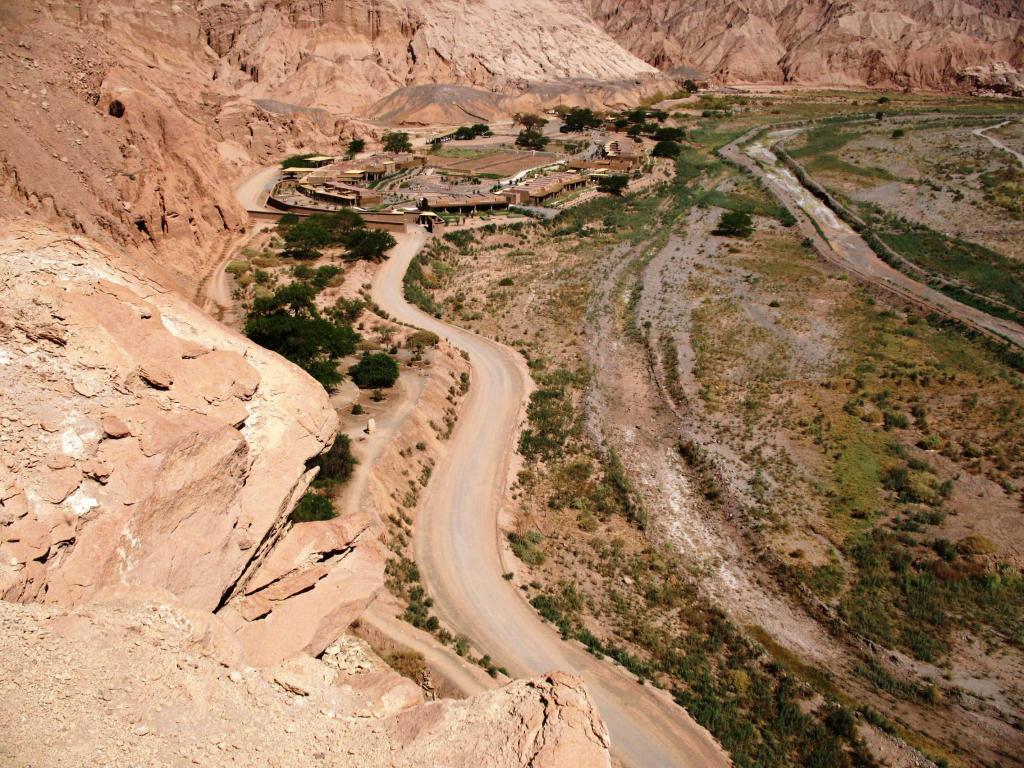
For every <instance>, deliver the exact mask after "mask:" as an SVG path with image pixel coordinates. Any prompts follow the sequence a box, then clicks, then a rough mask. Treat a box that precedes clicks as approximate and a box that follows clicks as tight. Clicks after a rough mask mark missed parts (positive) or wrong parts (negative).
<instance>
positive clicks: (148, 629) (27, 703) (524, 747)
mask: <svg viewBox="0 0 1024 768" xmlns="http://www.w3.org/2000/svg"><path fill="white" fill-rule="evenodd" d="M233 639H234V638H233V636H232V635H231V633H229V632H227V631H226V630H225V629H224V628H223V627H222V626H220V622H219V621H218V620H217V619H216V618H215V617H213V616H211V615H209V614H206V613H203V612H199V611H194V610H189V609H186V608H182V607H180V606H177V605H175V604H174V603H173V602H169V601H161V600H153V599H147V600H144V601H143V602H141V603H140V602H138V600H137V599H136V598H132V599H130V600H126V599H123V598H115V599H114V600H112V601H110V602H106V603H101V604H91V605H88V606H83V607H79V608H76V609H70V610H69V609H66V608H58V607H56V606H42V605H14V604H10V603H3V602H0V657H2V658H3V659H4V663H3V664H2V665H0V723H3V738H2V739H0V756H2V760H3V762H4V763H5V764H10V765H34V766H45V767H46V768H64V767H65V766H66V767H67V768H72V767H74V768H78V766H82V765H96V766H123V765H172V766H179V765H180V766H187V765H196V764H199V765H205V766H213V767H214V768H217V767H219V766H228V765H274V766H281V768H293V767H294V768H306V767H307V766H309V765H327V766H332V767H337V768H347V767H348V766H352V767H353V768H354V767H355V766H359V767H360V768H377V767H378V766H379V767H380V768H385V767H387V768H395V767H397V768H413V767H418V766H428V765H430V766H433V765H446V766H453V767H462V766H465V768H518V767H519V766H525V765H529V766H534V767H535V768H577V766H578V767H579V768H603V767H606V766H609V765H610V761H609V757H608V733H607V731H606V730H605V728H604V725H603V724H602V722H601V720H600V717H599V716H598V714H597V712H596V710H595V708H594V705H593V702H592V701H591V699H590V697H589V696H588V694H587V692H586V690H585V689H584V688H583V686H582V685H581V683H580V682H579V681H578V680H577V679H575V678H573V677H570V676H567V675H561V674H552V675H548V676H545V677H541V678H537V679H533V680H521V681H517V682H514V683H511V684H509V685H508V686H506V687H505V688H502V689H499V690H495V691H491V692H488V693H485V694H481V695H478V696H475V697H473V698H470V699H466V700H461V701H455V700H446V701H436V702H429V703H424V701H423V692H422V691H421V690H420V688H419V687H418V686H417V685H415V684H414V683H412V682H411V681H410V680H407V679H405V678H403V677H399V676H398V675H397V674H396V673H394V672H392V671H391V670H390V669H389V668H388V667H387V666H386V665H385V664H384V663H383V662H382V661H381V660H380V659H379V658H377V657H376V656H375V655H374V654H373V652H372V651H371V650H370V649H369V648H368V647H367V646H366V645H365V644H364V643H362V642H361V641H358V640H355V639H353V638H343V639H342V640H341V641H340V642H339V643H338V644H336V645H332V646H331V647H330V648H329V649H328V652H327V653H326V654H325V655H324V658H323V660H322V661H321V660H317V659H314V658H312V657H310V656H302V655H300V656H298V657H295V658H293V659H291V660H290V661H288V662H286V663H283V664H280V665H278V666H275V667H272V668H267V669H262V670H257V669H252V668H249V667H246V666H245V665H244V663H241V664H240V663H239V656H240V651H239V649H238V648H237V647H236V646H235V645H234V644H233Z"/></svg>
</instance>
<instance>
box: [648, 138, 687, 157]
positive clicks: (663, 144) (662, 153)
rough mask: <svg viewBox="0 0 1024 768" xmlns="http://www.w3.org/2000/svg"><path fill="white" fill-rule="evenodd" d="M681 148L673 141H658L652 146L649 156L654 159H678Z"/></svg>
mask: <svg viewBox="0 0 1024 768" xmlns="http://www.w3.org/2000/svg"><path fill="white" fill-rule="evenodd" d="M680 151H682V147H680V146H679V145H678V144H677V143H676V142H674V141H659V142H658V143H657V144H655V145H654V149H652V150H651V154H652V155H654V156H655V157H678V156H679V153H680Z"/></svg>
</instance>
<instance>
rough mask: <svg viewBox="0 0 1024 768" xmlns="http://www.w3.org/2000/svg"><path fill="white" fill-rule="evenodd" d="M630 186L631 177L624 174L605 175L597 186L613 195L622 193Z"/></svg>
mask: <svg viewBox="0 0 1024 768" xmlns="http://www.w3.org/2000/svg"><path fill="white" fill-rule="evenodd" d="M628 186H629V177H628V176H624V175H623V174H613V175H612V176H605V177H604V178H602V179H600V180H599V181H598V182H597V188H598V189H599V190H600V191H602V192H608V193H610V194H612V195H621V194H622V193H623V192H624V191H625V190H626V187H628Z"/></svg>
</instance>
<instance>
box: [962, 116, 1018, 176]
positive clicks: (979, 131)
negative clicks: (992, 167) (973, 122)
mask: <svg viewBox="0 0 1024 768" xmlns="http://www.w3.org/2000/svg"><path fill="white" fill-rule="evenodd" d="M1012 122H1013V121H1012V120H1003V122H1001V123H996V124H995V125H990V126H988V127H987V128H975V129H974V130H973V131H971V133H973V134H974V135H975V136H980V137H981V138H983V139H988V140H989V141H990V142H991V143H992V146H994V147H995V148H996V149H1001V150H1003V151H1005V152H1009V153H1010V154H1011V155H1013V156H1014V157H1016V158H1017V162H1019V163H1020V164H1021V167H1022V168H1024V154H1021V153H1020V152H1018V151H1017V150H1015V149H1010V148H1009V147H1008V146H1006V145H1005V144H1004V143H1003V142H1002V141H1000V140H999V139H997V138H996V137H995V136H989V135H988V133H987V132H988V131H994V130H995V129H996V128H1002V127H1003V126H1004V125H1009V124H1010V123H1012Z"/></svg>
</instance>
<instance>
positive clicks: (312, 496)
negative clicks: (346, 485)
mask: <svg viewBox="0 0 1024 768" xmlns="http://www.w3.org/2000/svg"><path fill="white" fill-rule="evenodd" d="M337 516H338V513H337V512H335V511H334V503H333V502H332V501H331V500H330V499H329V498H327V497H326V496H321V495H320V494H318V493H307V494H306V495H305V496H303V497H302V498H301V499H299V503H298V504H296V505H295V509H293V510H292V513H291V515H289V519H290V520H291V521H292V522H293V523H312V522H315V521H318V520H332V519H334V518H335V517H337Z"/></svg>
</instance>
